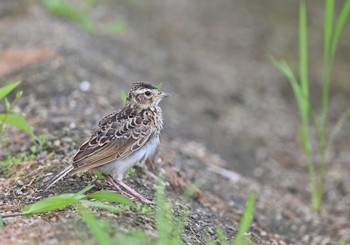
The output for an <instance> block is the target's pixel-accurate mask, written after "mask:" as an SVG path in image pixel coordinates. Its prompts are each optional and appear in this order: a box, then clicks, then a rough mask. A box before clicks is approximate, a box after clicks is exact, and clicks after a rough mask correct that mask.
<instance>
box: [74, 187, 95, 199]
mask: <svg viewBox="0 0 350 245" xmlns="http://www.w3.org/2000/svg"><path fill="white" fill-rule="evenodd" d="M92 188H94V185H88V186H87V187H85V188H84V189H82V190H80V191H79V192H77V193H72V194H73V195H74V196H83V197H84V194H85V193H86V192H88V191H89V190H91V189H92Z"/></svg>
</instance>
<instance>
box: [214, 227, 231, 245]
mask: <svg viewBox="0 0 350 245" xmlns="http://www.w3.org/2000/svg"><path fill="white" fill-rule="evenodd" d="M216 233H217V234H218V238H219V241H220V245H228V240H227V237H226V235H225V232H224V231H223V230H222V229H221V228H218V229H216Z"/></svg>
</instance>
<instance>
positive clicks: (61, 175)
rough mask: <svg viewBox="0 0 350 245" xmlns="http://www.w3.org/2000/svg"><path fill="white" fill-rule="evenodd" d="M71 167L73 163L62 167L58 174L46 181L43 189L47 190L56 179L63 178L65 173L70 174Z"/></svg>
mask: <svg viewBox="0 0 350 245" xmlns="http://www.w3.org/2000/svg"><path fill="white" fill-rule="evenodd" d="M73 169H74V167H73V165H69V166H68V167H67V168H65V169H63V170H62V171H61V172H60V173H59V174H57V175H55V176H54V177H52V178H51V179H50V180H49V181H48V183H47V184H46V185H45V187H44V190H45V191H47V190H48V189H50V188H51V187H52V186H53V185H54V184H56V183H57V182H58V181H60V180H61V179H62V178H64V177H65V176H66V175H67V174H71V172H72V170H73Z"/></svg>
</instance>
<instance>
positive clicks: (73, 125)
mask: <svg viewBox="0 0 350 245" xmlns="http://www.w3.org/2000/svg"><path fill="white" fill-rule="evenodd" d="M76 127H77V125H76V124H75V122H71V123H70V124H69V128H70V129H75V128H76Z"/></svg>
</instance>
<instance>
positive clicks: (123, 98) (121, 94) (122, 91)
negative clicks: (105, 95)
mask: <svg viewBox="0 0 350 245" xmlns="http://www.w3.org/2000/svg"><path fill="white" fill-rule="evenodd" d="M126 97H127V95H126V93H125V91H124V90H123V89H122V90H121V91H120V98H121V100H122V104H123V105H125V104H126Z"/></svg>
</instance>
